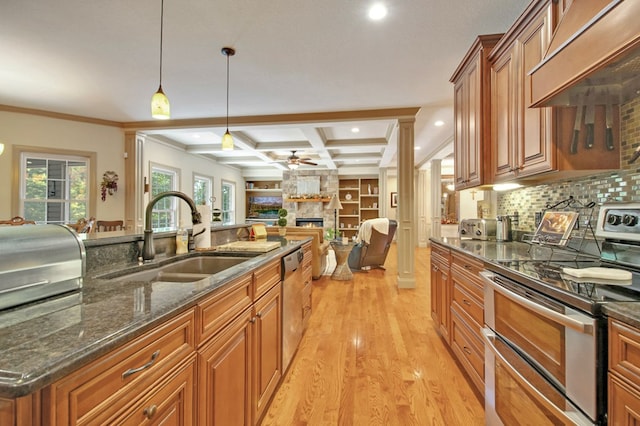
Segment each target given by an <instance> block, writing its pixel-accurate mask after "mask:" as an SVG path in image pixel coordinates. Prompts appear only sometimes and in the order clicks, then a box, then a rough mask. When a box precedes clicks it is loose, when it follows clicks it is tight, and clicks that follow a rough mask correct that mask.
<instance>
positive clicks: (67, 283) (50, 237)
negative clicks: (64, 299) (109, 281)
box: [0, 225, 86, 309]
mask: <svg viewBox="0 0 640 426" xmlns="http://www.w3.org/2000/svg"><path fill="white" fill-rule="evenodd" d="M85 261H86V255H85V251H84V245H83V244H82V241H81V240H80V239H79V237H78V235H77V234H76V233H75V232H73V231H72V230H71V229H69V228H67V227H65V226H62V225H25V226H7V227H0V309H5V308H9V307H12V306H17V305H21V304H24V303H27V302H32V301H35V300H40V299H45V298H47V297H51V296H55V295H58V294H61V293H66V292H69V291H73V290H78V289H80V288H82V279H83V277H84V274H85V271H86V265H85Z"/></svg>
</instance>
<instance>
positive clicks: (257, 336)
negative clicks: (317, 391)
mask: <svg viewBox="0 0 640 426" xmlns="http://www.w3.org/2000/svg"><path fill="white" fill-rule="evenodd" d="M255 312H256V315H255V318H256V322H255V323H254V328H255V333H254V345H255V357H254V360H255V370H254V378H255V380H254V383H253V401H254V403H253V408H254V410H255V413H254V419H258V418H260V416H261V415H262V413H263V412H264V410H265V408H266V407H267V404H268V403H269V400H270V399H271V396H272V395H273V393H274V392H275V390H276V387H277V386H278V382H279V381H280V378H281V377H282V291H281V286H280V285H279V284H278V285H276V286H275V287H273V288H272V289H271V290H270V291H269V292H268V293H267V294H265V295H264V297H263V298H261V299H260V300H258V301H257V302H256V304H255Z"/></svg>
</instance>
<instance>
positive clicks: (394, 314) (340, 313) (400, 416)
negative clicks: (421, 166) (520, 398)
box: [262, 245, 484, 426]
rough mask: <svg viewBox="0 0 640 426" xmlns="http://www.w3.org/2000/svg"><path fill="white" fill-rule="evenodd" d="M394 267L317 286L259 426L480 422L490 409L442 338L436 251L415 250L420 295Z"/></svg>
mask: <svg viewBox="0 0 640 426" xmlns="http://www.w3.org/2000/svg"><path fill="white" fill-rule="evenodd" d="M386 267H387V270H386V271H383V270H371V271H369V272H367V273H364V272H359V273H356V274H355V277H354V280H353V281H332V280H331V279H330V277H325V276H323V277H322V278H321V279H320V280H317V281H314V283H313V284H314V288H313V314H312V316H311V321H310V325H309V328H308V330H307V332H306V334H305V336H304V338H303V340H302V342H301V345H300V347H299V349H298V352H297V354H296V356H295V358H294V360H293V362H292V364H291V366H290V369H289V371H288V372H287V375H286V377H285V379H284V380H283V383H282V384H281V386H280V389H279V390H278V392H277V393H276V395H275V396H274V398H273V401H272V403H271V406H270V408H269V410H268V412H267V414H266V415H265V417H264V419H263V422H262V425H263V426H267V425H281V426H289V425H322V426H325V425H327V426H330V425H355V426H359V425H365V426H370V425H403V426H404V425H420V426H424V425H447V426H449V425H483V424H484V409H483V406H482V403H481V402H480V399H479V397H478V395H477V394H476V393H474V391H473V390H472V389H471V387H470V385H469V384H468V383H467V381H466V379H465V377H464V375H463V373H462V372H461V370H460V368H459V367H458V366H457V365H456V362H455V361H454V359H453V357H452V354H451V353H450V352H449V351H448V349H447V347H446V345H445V343H444V342H443V341H442V340H441V338H440V337H439V335H438V334H437V333H436V331H435V329H434V326H433V322H432V320H431V316H430V312H429V311H430V310H429V306H430V305H429V275H430V274H429V249H428V248H418V249H416V278H417V286H416V289H409V290H398V288H397V285H396V275H397V269H396V252H395V245H394V246H392V248H391V251H390V252H389V255H388V257H387V263H386Z"/></svg>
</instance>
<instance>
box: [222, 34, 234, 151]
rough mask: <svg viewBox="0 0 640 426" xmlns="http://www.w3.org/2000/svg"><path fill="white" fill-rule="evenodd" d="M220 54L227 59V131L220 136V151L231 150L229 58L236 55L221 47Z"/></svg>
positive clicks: (230, 50) (230, 49)
mask: <svg viewBox="0 0 640 426" xmlns="http://www.w3.org/2000/svg"><path fill="white" fill-rule="evenodd" d="M222 54H223V55H224V56H226V57H227V131H226V132H224V135H223V136H222V150H223V151H231V150H233V138H232V137H231V133H229V56H233V55H235V54H236V51H235V50H234V49H232V48H230V47H223V48H222Z"/></svg>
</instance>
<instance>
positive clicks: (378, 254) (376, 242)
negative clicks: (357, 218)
mask: <svg viewBox="0 0 640 426" xmlns="http://www.w3.org/2000/svg"><path fill="white" fill-rule="evenodd" d="M374 220H376V219H374ZM367 222H368V221H365V222H363V223H362V225H360V230H359V231H358V232H359V233H360V232H361V231H362V227H363V226H371V225H370V224H368V223H367ZM397 227H398V222H396V221H395V220H389V232H388V234H383V233H382V232H380V231H378V230H377V229H376V228H375V227H371V237H370V238H369V242H366V241H361V242H359V243H358V244H356V245H355V246H354V247H353V249H352V250H351V253H349V260H348V262H349V268H351V269H352V270H356V271H357V270H361V269H363V268H371V267H373V268H380V269H384V262H385V260H386V259H387V253H389V247H390V246H391V243H392V242H393V236H394V235H395V233H396V228H397Z"/></svg>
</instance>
